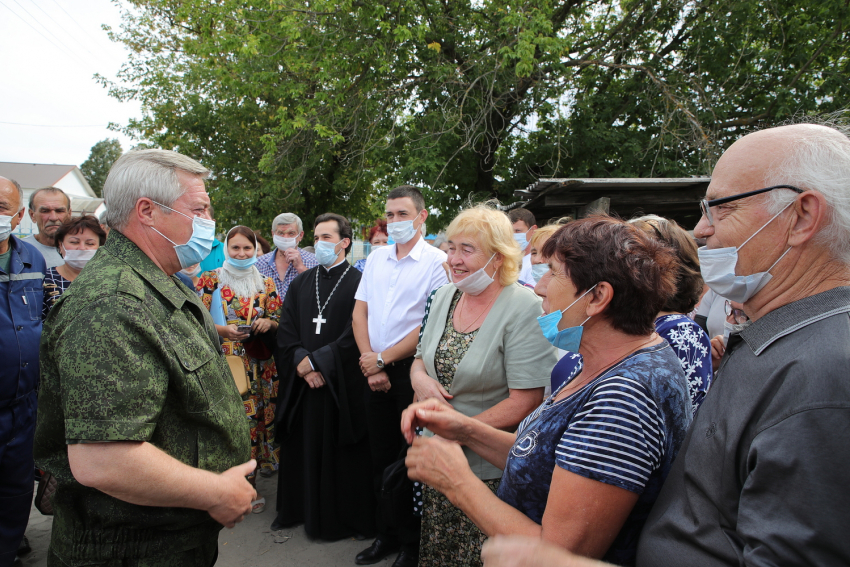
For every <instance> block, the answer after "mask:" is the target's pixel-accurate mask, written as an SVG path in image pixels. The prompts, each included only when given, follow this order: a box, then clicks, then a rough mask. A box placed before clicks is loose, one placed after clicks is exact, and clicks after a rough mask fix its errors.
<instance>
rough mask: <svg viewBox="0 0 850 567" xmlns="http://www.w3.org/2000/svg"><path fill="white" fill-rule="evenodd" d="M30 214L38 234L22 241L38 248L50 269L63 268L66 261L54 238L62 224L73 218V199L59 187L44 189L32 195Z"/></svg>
mask: <svg viewBox="0 0 850 567" xmlns="http://www.w3.org/2000/svg"><path fill="white" fill-rule="evenodd" d="M29 213H30V218H31V219H32V222H34V223H35V224H36V226H38V234H31V235H30V236H27V237H26V238H22V240H23V241H24V242H26V243H27V244H32V245H33V246H35V247H36V248H38V251H39V252H41V255H42V256H44V261H45V262H46V263H47V267H48V269H49V268H55V267H56V266H61V265H62V264H64V263H65V261H64V260H63V259H62V256H60V255H59V251H58V250H57V249H56V241H55V240H54V239H53V236H54V235H55V234H56V231H57V230H59V227H60V226H61V225H62V223H63V222H65V221H66V220H68V219H70V218H71V198H70V197H68V195H66V194H65V192H64V191H62V190H61V189H59V188H58V187H44V188H42V189H39V190H37V191H33V193H32V195H30V202H29Z"/></svg>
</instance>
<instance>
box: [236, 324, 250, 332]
mask: <svg viewBox="0 0 850 567" xmlns="http://www.w3.org/2000/svg"><path fill="white" fill-rule="evenodd" d="M236 330H237V331H239V332H240V333H250V332H251V325H237V326H236Z"/></svg>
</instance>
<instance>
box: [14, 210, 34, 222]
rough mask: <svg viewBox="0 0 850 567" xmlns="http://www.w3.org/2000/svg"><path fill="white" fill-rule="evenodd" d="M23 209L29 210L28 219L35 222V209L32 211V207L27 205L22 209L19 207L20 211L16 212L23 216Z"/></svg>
mask: <svg viewBox="0 0 850 567" xmlns="http://www.w3.org/2000/svg"><path fill="white" fill-rule="evenodd" d="M24 211H29V213H30V220H31V221H32V222H35V211H34V210H32V209H28V208H27V207H24V208H23V209H21V210H20V211H18V214H19V215H21V218H24Z"/></svg>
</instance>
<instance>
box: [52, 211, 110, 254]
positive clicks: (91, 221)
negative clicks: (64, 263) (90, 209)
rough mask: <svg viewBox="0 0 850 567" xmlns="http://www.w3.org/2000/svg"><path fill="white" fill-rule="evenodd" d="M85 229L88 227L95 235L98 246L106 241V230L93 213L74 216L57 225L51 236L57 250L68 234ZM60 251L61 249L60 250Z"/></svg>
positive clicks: (77, 232) (78, 232)
mask: <svg viewBox="0 0 850 567" xmlns="http://www.w3.org/2000/svg"><path fill="white" fill-rule="evenodd" d="M85 229H89V230H90V231H92V232H93V233H95V234H96V235H97V239H98V241H100V246H103V245H104V244H105V243H106V231H105V230H103V228H102V227H101V226H100V221H99V220H97V217H96V216H94V215H83V216H80V217H76V218H70V219H68V220H66V221H65V222H63V223H62V224H60V225H59V228H57V229H56V234H55V235H54V236H53V242H54V246H56V250H57V251H60V250H59V245H60V244H62V241H63V240H65V237H66V236H68V235H69V234H80V233H81V232H83V231H84V230H85ZM60 252H61V251H60Z"/></svg>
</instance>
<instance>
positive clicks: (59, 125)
mask: <svg viewBox="0 0 850 567" xmlns="http://www.w3.org/2000/svg"><path fill="white" fill-rule="evenodd" d="M0 124H8V125H11V126H37V127H39V128H106V127H107V126H108V124H26V123H24V122H2V121H0Z"/></svg>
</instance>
